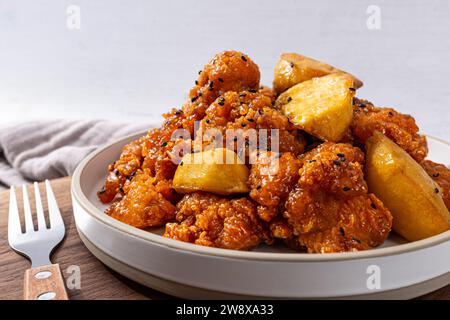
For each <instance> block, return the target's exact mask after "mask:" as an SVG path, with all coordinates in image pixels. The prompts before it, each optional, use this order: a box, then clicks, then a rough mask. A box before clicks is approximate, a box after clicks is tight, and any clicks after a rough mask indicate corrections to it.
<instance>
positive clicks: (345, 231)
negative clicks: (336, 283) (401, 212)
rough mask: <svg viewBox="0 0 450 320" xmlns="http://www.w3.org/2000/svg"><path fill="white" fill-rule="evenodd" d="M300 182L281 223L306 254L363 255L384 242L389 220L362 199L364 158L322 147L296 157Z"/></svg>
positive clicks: (376, 204) (372, 201) (345, 148)
mask: <svg viewBox="0 0 450 320" xmlns="http://www.w3.org/2000/svg"><path fill="white" fill-rule="evenodd" d="M301 161H302V167H301V168H300V179H299V182H298V185H297V186H296V188H295V189H294V190H293V191H291V193H290V194H289V197H288V199H287V201H286V211H285V212H284V217H285V218H286V219H287V221H288V223H289V225H290V226H291V227H292V228H293V230H294V234H295V235H296V236H297V237H298V243H299V245H301V246H305V247H306V248H307V250H308V252H314V253H326V252H341V251H353V250H365V249H369V248H371V247H375V246H377V245H380V244H381V243H383V242H384V240H385V239H386V238H387V236H388V234H389V232H390V230H391V226H392V216H391V214H390V212H389V210H388V209H387V208H386V207H384V205H383V203H382V202H381V201H380V200H379V199H378V198H377V197H376V196H375V195H373V194H367V185H366V182H365V181H364V176H363V170H362V168H363V167H362V166H363V162H364V154H363V153H362V151H361V150H359V149H358V148H355V147H352V146H351V145H348V144H340V143H338V144H335V143H332V142H326V143H323V144H322V145H320V146H319V147H318V148H316V149H314V150H312V151H310V152H308V153H306V154H305V155H304V156H302V157H301Z"/></svg>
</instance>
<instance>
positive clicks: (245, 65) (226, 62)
mask: <svg viewBox="0 0 450 320" xmlns="http://www.w3.org/2000/svg"><path fill="white" fill-rule="evenodd" d="M259 80H260V73H259V68H258V66H257V65H256V64H255V63H254V62H253V61H252V60H251V59H250V58H249V57H248V56H246V55H245V54H243V53H241V52H238V51H224V52H221V53H219V54H216V55H215V56H214V57H213V59H212V60H211V61H210V62H209V63H208V64H206V65H205V66H204V68H203V70H202V71H200V72H199V76H198V79H197V80H196V81H195V86H194V87H193V88H192V89H191V90H190V92H189V101H188V102H187V103H185V104H184V105H183V108H182V111H183V113H184V115H185V116H186V119H187V121H186V123H190V124H191V126H190V127H189V129H193V122H194V121H199V120H201V119H203V118H204V116H205V111H206V109H207V108H208V107H209V105H210V104H211V103H212V102H213V101H214V100H216V99H217V98H218V97H219V96H220V95H222V94H224V93H225V92H227V91H235V92H240V91H244V90H257V89H258V88H259ZM264 92H265V93H266V94H267V91H264ZM185 127H186V128H188V126H185Z"/></svg>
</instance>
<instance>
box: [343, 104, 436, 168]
mask: <svg viewBox="0 0 450 320" xmlns="http://www.w3.org/2000/svg"><path fill="white" fill-rule="evenodd" d="M350 127H351V130H352V134H353V137H354V138H355V140H356V142H358V143H361V144H364V143H365V142H366V140H367V139H368V138H370V137H371V136H372V134H373V132H374V131H380V132H382V133H383V134H384V135H385V136H387V137H388V138H390V139H391V140H392V141H394V142H395V143H397V144H398V145H399V146H400V147H401V148H403V149H404V150H405V151H406V152H408V153H409V154H410V155H411V156H412V157H413V158H414V159H415V160H416V161H418V162H420V161H422V160H423V159H425V157H426V155H427V153H428V147H427V141H426V138H425V136H422V135H420V134H419V133H418V132H419V128H418V127H417V125H416V121H415V120H414V118H413V117H411V116H410V115H406V114H401V113H399V112H397V111H395V110H394V109H392V108H378V107H375V106H374V105H373V104H372V103H370V102H368V101H365V100H360V99H357V98H355V99H354V102H353V121H352V124H351V126H350Z"/></svg>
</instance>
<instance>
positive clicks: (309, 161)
mask: <svg viewBox="0 0 450 320" xmlns="http://www.w3.org/2000/svg"><path fill="white" fill-rule="evenodd" d="M316 161H317V160H308V163H314V162H316Z"/></svg>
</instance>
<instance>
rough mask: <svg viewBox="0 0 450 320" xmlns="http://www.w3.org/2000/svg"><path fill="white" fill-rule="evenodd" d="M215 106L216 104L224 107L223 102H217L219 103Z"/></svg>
mask: <svg viewBox="0 0 450 320" xmlns="http://www.w3.org/2000/svg"><path fill="white" fill-rule="evenodd" d="M217 104H218V105H219V106H224V105H225V102H223V101H219V102H217Z"/></svg>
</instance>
